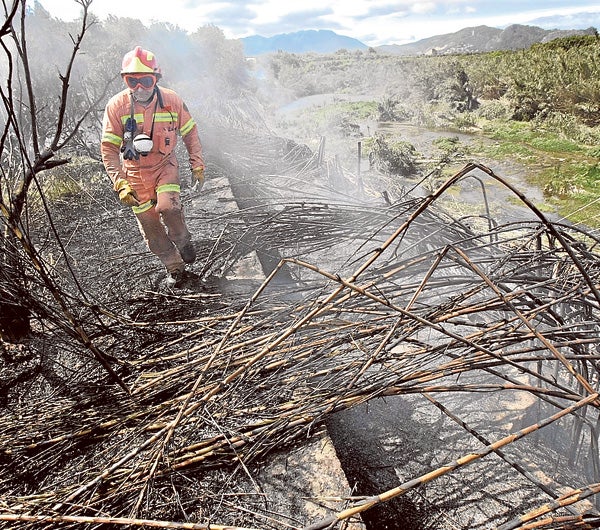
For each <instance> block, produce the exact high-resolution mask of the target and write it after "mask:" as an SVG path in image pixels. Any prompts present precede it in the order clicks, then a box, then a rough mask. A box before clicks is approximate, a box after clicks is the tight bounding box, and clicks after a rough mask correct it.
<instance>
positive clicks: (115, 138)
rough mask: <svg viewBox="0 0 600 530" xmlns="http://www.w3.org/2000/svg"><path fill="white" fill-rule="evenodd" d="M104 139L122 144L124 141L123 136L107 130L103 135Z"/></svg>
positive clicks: (110, 142) (104, 140)
mask: <svg viewBox="0 0 600 530" xmlns="http://www.w3.org/2000/svg"><path fill="white" fill-rule="evenodd" d="M102 141H103V142H108V143H109V144H115V145H121V143H122V142H123V138H121V137H120V136H117V135H116V134H112V133H109V132H105V133H104V134H103V135H102Z"/></svg>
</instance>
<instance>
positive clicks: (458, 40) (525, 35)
mask: <svg viewBox="0 0 600 530" xmlns="http://www.w3.org/2000/svg"><path fill="white" fill-rule="evenodd" d="M595 33H596V30H595V29H594V28H588V29H577V30H575V29H574V30H560V29H542V28H539V27H537V26H524V25H520V24H513V25H511V26H508V27H507V28H505V29H499V28H491V27H489V26H477V27H473V28H464V29H461V30H460V31H457V32H455V33H447V34H445V35H436V36H434V37H429V38H427V39H422V40H419V41H416V42H411V43H408V44H389V45H383V46H378V47H376V48H375V49H376V50H377V51H379V52H383V53H390V54H396V55H426V54H429V55H433V54H437V55H447V54H453V53H478V52H490V51H496V50H519V49H523V48H529V47H530V46H532V45H533V44H537V43H543V42H548V41H551V40H554V39H558V38H561V37H569V36H571V35H594V34H595Z"/></svg>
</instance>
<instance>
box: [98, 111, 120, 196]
mask: <svg viewBox="0 0 600 530" xmlns="http://www.w3.org/2000/svg"><path fill="white" fill-rule="evenodd" d="M122 135H123V129H122V126H121V121H120V119H119V118H118V116H117V113H116V111H115V108H114V105H111V103H110V102H109V103H108V105H107V106H106V109H105V110H104V117H103V119H102V141H101V142H100V154H101V156H102V163H103V164H104V169H106V173H107V174H108V176H109V177H110V180H111V181H112V183H113V189H114V185H115V183H116V181H117V180H118V179H119V178H125V172H124V171H123V166H122V164H121V144H122V143H123V136H122Z"/></svg>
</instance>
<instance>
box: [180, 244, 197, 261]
mask: <svg viewBox="0 0 600 530" xmlns="http://www.w3.org/2000/svg"><path fill="white" fill-rule="evenodd" d="M179 254H180V255H181V259H182V260H183V261H184V262H185V263H194V261H196V249H195V248H194V243H193V242H192V241H190V242H188V243H186V244H185V246H184V247H183V248H182V249H181V250H180V251H179Z"/></svg>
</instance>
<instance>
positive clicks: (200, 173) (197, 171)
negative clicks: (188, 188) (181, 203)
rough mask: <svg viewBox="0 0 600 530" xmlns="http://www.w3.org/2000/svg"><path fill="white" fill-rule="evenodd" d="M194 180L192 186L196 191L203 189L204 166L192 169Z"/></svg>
mask: <svg viewBox="0 0 600 530" xmlns="http://www.w3.org/2000/svg"><path fill="white" fill-rule="evenodd" d="M192 181H193V186H192V188H193V189H194V191H200V190H201V189H202V186H204V168H203V167H196V168H194V169H192Z"/></svg>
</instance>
